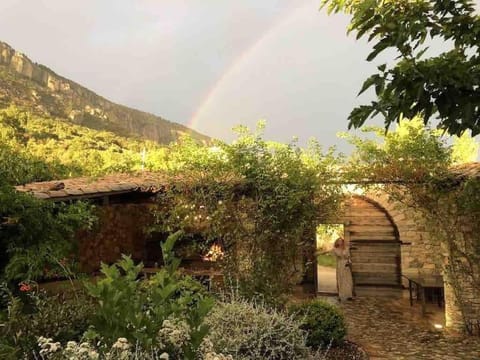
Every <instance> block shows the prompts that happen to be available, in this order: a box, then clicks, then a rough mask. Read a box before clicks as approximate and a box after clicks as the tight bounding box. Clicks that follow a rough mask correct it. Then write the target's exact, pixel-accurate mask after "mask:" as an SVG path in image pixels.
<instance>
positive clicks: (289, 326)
mask: <svg viewBox="0 0 480 360" xmlns="http://www.w3.org/2000/svg"><path fill="white" fill-rule="evenodd" d="M206 321H207V324H208V325H209V326H210V334H209V338H210V340H211V341H212V343H213V344H214V347H215V349H216V350H217V351H219V352H222V353H224V354H229V355H232V356H233V358H234V359H238V360H255V359H285V360H286V359H298V360H300V359H302V360H303V359H306V358H307V353H308V349H307V347H306V342H305V341H306V333H305V332H304V331H303V330H302V329H301V328H300V327H301V322H300V321H298V320H296V319H294V318H293V317H292V316H289V315H288V314H286V313H284V312H282V311H277V310H274V309H271V308H268V307H266V306H264V305H261V304H253V303H251V302H248V301H245V300H239V299H232V300H229V301H226V302H221V303H219V304H218V306H216V307H215V308H214V309H213V310H212V312H211V313H210V314H209V315H208V317H207V320H206Z"/></svg>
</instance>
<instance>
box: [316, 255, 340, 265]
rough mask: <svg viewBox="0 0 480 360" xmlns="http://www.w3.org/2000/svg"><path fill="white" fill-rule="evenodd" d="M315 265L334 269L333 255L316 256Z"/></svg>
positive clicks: (335, 263)
mask: <svg viewBox="0 0 480 360" xmlns="http://www.w3.org/2000/svg"><path fill="white" fill-rule="evenodd" d="M317 264H318V265H320V266H327V267H332V268H334V267H336V266H337V260H336V259H335V256H333V255H330V254H323V255H318V256H317Z"/></svg>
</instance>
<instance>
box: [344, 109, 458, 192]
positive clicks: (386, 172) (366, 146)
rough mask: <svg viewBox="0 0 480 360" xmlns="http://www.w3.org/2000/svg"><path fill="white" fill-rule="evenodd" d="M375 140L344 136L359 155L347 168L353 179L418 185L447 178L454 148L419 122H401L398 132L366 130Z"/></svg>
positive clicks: (353, 158) (436, 132)
mask: <svg viewBox="0 0 480 360" xmlns="http://www.w3.org/2000/svg"><path fill="white" fill-rule="evenodd" d="M364 132H369V133H373V134H374V135H375V137H373V138H362V137H359V136H353V135H348V134H343V135H342V136H344V137H345V138H347V139H348V140H349V141H350V142H351V143H352V144H353V145H355V147H356V151H355V152H354V153H353V154H352V155H351V158H350V161H349V163H348V165H347V167H346V168H347V169H348V172H349V173H350V176H352V178H354V179H362V180H369V181H371V182H386V183H395V182H399V181H400V182H419V181H425V179H426V178H430V179H432V178H434V177H436V176H442V175H444V174H446V172H447V171H448V168H449V166H450V165H451V163H452V161H451V148H450V147H449V146H448V145H447V143H446V141H445V139H444V138H442V136H441V132H440V131H438V130H432V129H430V128H428V127H425V126H424V125H423V122H422V120H421V119H420V118H414V119H412V120H410V121H408V120H404V121H401V122H400V123H399V124H398V126H397V129H396V131H392V132H388V133H385V131H384V130H383V129H380V128H366V129H364Z"/></svg>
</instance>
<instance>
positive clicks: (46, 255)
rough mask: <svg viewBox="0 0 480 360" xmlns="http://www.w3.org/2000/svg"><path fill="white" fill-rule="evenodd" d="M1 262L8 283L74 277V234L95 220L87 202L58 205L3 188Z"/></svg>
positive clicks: (0, 235) (0, 216) (0, 203)
mask: <svg viewBox="0 0 480 360" xmlns="http://www.w3.org/2000/svg"><path fill="white" fill-rule="evenodd" d="M0 219H1V222H0V248H1V249H2V250H3V251H2V254H3V256H2V258H1V259H0V260H1V262H0V266H1V268H0V269H1V271H2V272H3V275H4V277H5V278H6V279H7V280H13V279H17V280H34V279H38V278H58V277H67V276H69V275H70V272H71V270H72V266H74V261H73V259H71V258H70V256H71V255H72V252H73V250H74V248H75V241H74V234H75V231H76V230H77V229H79V228H81V227H89V226H91V225H92V224H93V222H94V221H95V218H94V217H93V216H92V213H91V206H90V205H88V204H87V203H84V202H78V203H76V204H74V205H69V206H67V205H64V204H59V205H56V204H54V203H53V202H47V201H42V200H38V199H35V198H34V197H33V196H31V195H29V194H23V193H17V192H16V191H14V190H13V189H12V188H11V187H10V186H8V185H5V186H3V187H0Z"/></svg>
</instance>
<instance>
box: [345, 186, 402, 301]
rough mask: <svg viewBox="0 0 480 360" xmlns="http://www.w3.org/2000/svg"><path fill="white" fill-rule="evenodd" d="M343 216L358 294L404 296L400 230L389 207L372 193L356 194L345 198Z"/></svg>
mask: <svg viewBox="0 0 480 360" xmlns="http://www.w3.org/2000/svg"><path fill="white" fill-rule="evenodd" d="M342 220H343V221H342V222H343V223H344V225H345V238H346V240H347V241H348V242H349V243H350V246H351V254H352V273H353V278H354V286H355V292H356V294H357V295H358V296H362V295H373V296H400V295H401V289H402V280H401V275H402V269H401V248H400V244H401V241H400V232H399V229H398V226H397V224H396V223H395V221H394V219H393V217H392V216H391V215H390V213H389V212H388V211H387V209H386V208H385V207H383V206H382V205H380V204H379V203H378V202H377V201H375V200H373V199H372V198H370V197H368V196H362V195H353V196H351V197H350V198H349V199H347V200H346V202H345V205H344V213H343V219H342Z"/></svg>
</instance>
